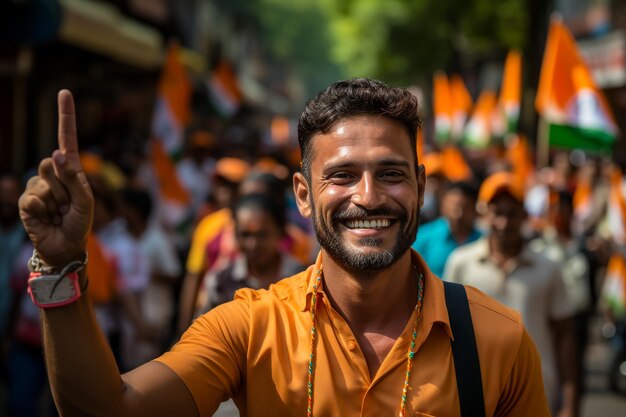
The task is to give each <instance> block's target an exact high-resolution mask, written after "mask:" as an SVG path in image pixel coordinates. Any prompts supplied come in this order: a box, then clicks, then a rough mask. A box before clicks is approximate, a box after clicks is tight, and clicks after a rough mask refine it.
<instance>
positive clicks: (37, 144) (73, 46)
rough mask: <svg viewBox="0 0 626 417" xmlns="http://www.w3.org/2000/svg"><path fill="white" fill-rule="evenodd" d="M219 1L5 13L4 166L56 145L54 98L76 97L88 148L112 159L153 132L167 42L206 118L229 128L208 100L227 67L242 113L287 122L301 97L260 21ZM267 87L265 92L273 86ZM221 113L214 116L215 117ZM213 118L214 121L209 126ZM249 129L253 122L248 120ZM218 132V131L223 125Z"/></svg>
mask: <svg viewBox="0 0 626 417" xmlns="http://www.w3.org/2000/svg"><path fill="white" fill-rule="evenodd" d="M221 3H223V2H222V1H221V0H178V1H174V0H109V1H106V0H23V1H8V2H3V5H2V6H0V23H2V24H1V25H0V26H1V27H2V29H0V39H1V40H0V91H2V94H0V144H1V147H0V150H1V151H0V166H2V167H3V170H11V171H15V172H24V171H26V170H27V169H29V168H30V167H32V166H34V164H35V162H36V161H38V160H40V159H41V158H42V157H44V156H46V155H49V154H50V152H51V151H52V150H53V149H54V148H55V146H56V139H55V138H56V108H55V106H56V104H55V103H56V99H55V97H56V93H57V92H58V90H60V89H62V88H68V89H70V90H72V92H73V93H74V95H75V97H76V100H77V103H78V109H77V112H78V113H79V114H80V116H79V117H78V123H79V125H78V130H79V138H80V141H81V148H82V149H89V148H91V147H97V148H98V149H99V151H100V152H102V153H104V155H103V156H105V157H108V158H115V152H117V151H118V150H119V149H120V148H122V147H142V146H143V144H144V143H145V141H146V140H147V139H148V137H149V134H150V131H149V129H150V126H151V122H150V121H151V117H152V112H153V107H154V103H155V98H156V93H157V83H158V79H159V74H160V71H161V66H162V64H163V60H164V56H165V52H166V50H167V47H168V44H169V42H171V41H176V42H178V43H180V44H181V46H182V47H183V51H184V53H183V59H184V63H185V66H186V67H187V68H188V70H189V72H190V74H191V75H192V78H193V79H194V80H195V82H196V83H197V84H198V85H197V86H196V89H199V90H200V92H201V94H196V96H197V98H196V99H195V102H194V106H195V107H196V110H197V112H199V113H200V117H202V113H203V112H204V113H205V115H206V120H213V119H215V120H222V121H223V120H224V119H228V118H230V117H234V116H235V114H234V113H235V112H231V113H227V114H220V112H219V111H217V112H216V111H215V109H214V108H212V106H210V105H209V104H208V103H207V102H206V101H207V100H209V99H210V97H208V96H209V93H208V92H206V91H203V90H206V88H207V85H208V84H209V82H208V81H209V80H210V78H211V74H212V72H213V71H214V70H215V69H216V68H217V67H218V66H219V65H223V64H224V63H227V65H228V68H230V71H232V73H233V77H234V79H235V80H236V83H237V84H238V87H239V89H240V91H241V102H240V103H237V104H238V107H237V108H244V107H245V108H249V107H252V108H255V107H256V108H258V109H259V110H260V111H261V112H266V113H268V114H276V113H281V114H285V113H288V112H290V111H291V109H293V108H294V107H296V106H294V105H293V104H294V103H296V102H297V103H301V102H302V101H303V100H304V98H303V97H301V95H302V94H301V93H300V91H301V89H299V88H298V80H294V79H293V77H291V76H290V75H289V74H290V72H289V71H288V69H285V68H284V65H277V64H274V63H273V62H272V60H271V57H269V56H268V54H267V53H266V51H265V50H264V48H263V45H262V43H261V41H260V37H259V36H258V25H257V24H256V22H255V20H254V16H249V15H244V14H241V13H238V12H237V10H229V9H225V8H223V7H222V5H221ZM268 86H269V87H268ZM216 113H217V114H216ZM212 118H213V119H212ZM248 122H249V120H248ZM218 124H219V123H218Z"/></svg>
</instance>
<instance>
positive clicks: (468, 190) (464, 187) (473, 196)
mask: <svg viewBox="0 0 626 417" xmlns="http://www.w3.org/2000/svg"><path fill="white" fill-rule="evenodd" d="M450 191H459V192H461V194H463V195H464V196H465V197H467V198H469V199H470V200H472V201H476V200H478V186H477V185H476V184H474V183H472V182H470V181H452V182H449V183H448V184H446V187H445V192H446V193H448V192H450Z"/></svg>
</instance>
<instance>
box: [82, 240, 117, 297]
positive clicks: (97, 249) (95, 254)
mask: <svg viewBox="0 0 626 417" xmlns="http://www.w3.org/2000/svg"><path fill="white" fill-rule="evenodd" d="M87 253H89V262H87V276H88V277H89V297H90V298H91V300H92V301H93V302H94V303H96V304H104V303H108V302H110V301H112V300H113V298H114V297H115V296H116V294H117V285H116V280H117V274H116V271H115V267H114V265H113V264H112V262H111V261H110V260H109V259H108V257H107V256H106V253H105V250H104V248H103V247H102V244H101V243H100V241H99V240H98V237H97V236H96V234H95V233H93V232H92V233H89V236H88V237H87Z"/></svg>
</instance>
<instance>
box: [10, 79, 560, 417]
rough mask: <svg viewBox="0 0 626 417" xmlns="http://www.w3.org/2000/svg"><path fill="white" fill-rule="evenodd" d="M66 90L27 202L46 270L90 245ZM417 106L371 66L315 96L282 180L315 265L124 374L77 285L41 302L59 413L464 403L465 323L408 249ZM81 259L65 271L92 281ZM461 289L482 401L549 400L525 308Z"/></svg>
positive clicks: (441, 407)
mask: <svg viewBox="0 0 626 417" xmlns="http://www.w3.org/2000/svg"><path fill="white" fill-rule="evenodd" d="M59 104H60V106H59V117H60V128H59V145H60V150H59V151H55V152H54V153H53V155H52V158H48V159H46V160H44V161H43V162H42V163H41V166H40V176H39V177H38V178H36V179H35V180H33V181H32V182H31V184H30V185H29V187H28V189H27V191H26V192H25V193H24V195H23V196H22V198H21V200H20V210H21V215H22V219H23V220H24V223H25V225H26V228H27V230H28V233H29V236H30V237H31V239H32V240H33V242H34V244H35V247H36V249H37V251H38V257H39V258H40V260H41V262H42V263H43V265H44V266H48V267H52V268H54V270H55V271H56V270H59V269H60V268H63V267H64V266H65V265H70V266H75V265H77V264H80V263H81V262H82V261H83V260H84V256H83V252H84V248H85V237H86V235H87V231H88V230H89V226H90V224H91V212H92V205H93V202H92V198H91V193H90V190H89V188H88V185H87V184H86V182H85V181H84V177H83V174H82V171H81V167H80V164H79V163H78V158H77V154H78V149H77V142H76V132H75V124H74V106H73V101H72V99H71V95H70V93H69V92H67V91H62V92H61V93H60V94H59ZM417 115H418V112H417V100H416V99H415V97H414V96H413V95H411V94H410V93H409V92H408V91H406V90H403V89H398V88H389V87H387V86H386V85H384V84H382V83H380V82H378V81H374V80H367V79H355V80H351V81H345V82H339V83H336V84H333V85H332V86H330V87H329V88H328V89H326V90H325V91H324V92H322V93H320V95H318V97H316V98H315V99H313V100H311V101H310V102H309V103H308V104H307V107H306V109H305V110H304V112H303V114H302V116H301V118H300V122H299V126H298V137H299V140H300V147H301V151H302V172H301V173H297V174H295V175H294V179H293V184H294V192H295V195H296V199H297V203H298V207H299V210H300V212H301V213H302V214H303V215H305V216H308V217H311V218H312V220H313V222H314V225H315V231H316V235H317V237H318V240H319V242H320V245H321V247H322V250H321V252H320V254H319V256H318V260H317V262H316V264H315V265H313V266H311V267H309V268H308V269H307V270H306V271H304V272H302V273H300V274H298V275H295V276H293V277H291V278H287V279H285V280H283V281H281V282H279V283H278V284H275V285H274V286H272V287H270V289H269V290H258V291H253V290H242V291H240V292H238V294H237V295H236V299H235V300H234V301H233V302H230V303H226V304H222V305H221V306H219V307H217V308H215V309H213V310H211V311H210V312H209V313H207V314H205V315H204V316H201V317H200V318H199V319H197V320H196V321H195V322H194V324H193V325H192V326H191V328H190V329H189V330H188V331H187V332H186V333H185V334H184V335H183V337H182V339H181V341H180V342H179V343H178V344H177V345H176V346H175V347H174V348H173V349H172V351H171V352H169V353H167V354H165V355H164V356H162V357H161V358H159V359H157V360H155V361H152V362H149V363H147V364H145V365H143V366H141V367H139V368H137V369H136V370H134V371H131V372H129V373H126V374H124V375H120V374H119V373H118V371H117V368H116V366H115V363H114V361H113V357H112V355H111V353H110V351H109V350H108V349H107V348H106V344H105V343H104V341H103V339H102V336H101V334H100V332H99V330H98V328H97V325H96V323H95V320H94V318H93V313H92V310H91V306H90V304H89V299H88V297H74V296H70V297H69V298H68V299H67V300H58V299H55V300H54V301H55V304H57V305H60V304H63V305H62V306H61V307H47V308H43V329H44V335H45V349H46V360H47V365H48V372H49V376H50V380H51V386H52V390H53V393H54V397H55V400H56V403H57V406H58V407H59V409H60V411H61V414H63V415H96V414H97V415H115V416H171V415H179V416H208V415H211V414H212V413H213V412H214V410H215V409H216V408H217V406H218V405H219V403H220V402H221V401H223V400H225V399H227V398H228V397H232V398H233V399H234V400H235V403H236V404H237V406H238V408H239V410H240V412H241V415H244V416H263V415H272V416H297V415H305V413H306V415H307V416H311V415H314V416H329V415H340V416H353V415H361V416H380V415H401V416H405V415H415V416H428V415H430V416H455V415H460V412H459V410H460V403H461V401H460V400H459V390H458V389H457V383H458V384H459V385H460V384H461V382H463V381H460V380H459V381H457V379H456V370H455V367H458V365H459V364H458V363H456V362H455V359H453V353H452V352H453V347H454V346H455V345H454V344H452V342H451V341H452V339H453V338H454V340H455V341H456V340H460V339H461V337H460V334H461V333H462V332H461V333H457V332H456V331H455V333H454V336H453V335H452V330H451V328H452V327H454V326H451V321H450V319H449V314H448V313H449V310H448V309H447V308H446V298H445V297H444V287H443V283H442V282H441V281H440V280H439V279H437V278H436V277H435V276H434V275H432V273H430V271H429V270H428V268H427V266H426V265H425V263H424V262H423V261H422V260H421V258H420V257H419V255H418V254H417V253H416V252H413V251H411V250H410V245H411V243H412V241H413V238H414V237H415V233H416V231H417V227H418V224H419V210H420V207H421V205H422V204H423V192H424V183H425V176H424V170H423V167H422V166H419V165H418V164H417V160H416V149H415V147H416V143H415V139H416V138H415V134H416V132H417V129H418V128H419V119H418V116H417ZM58 248H63V250H62V251H59V250H58ZM75 260H77V263H71V262H72V261H75ZM35 261H37V259H35ZM32 263H33V264H34V265H35V266H38V262H32ZM35 269H40V268H35ZM82 271H83V270H80V271H79V272H78V278H77V281H78V282H77V283H76V285H78V286H80V288H82V289H85V290H86V285H87V277H86V276H85V275H84V273H83V272H82ZM46 273H47V272H46ZM72 276H73V275H72ZM37 279H38V278H33V279H32V280H31V282H32V283H31V286H32V287H34V288H35V289H37V287H39V285H40V283H39V282H38V281H37ZM68 279H69V278H68ZM460 288H462V287H460ZM33 292H36V291H33ZM70 294H71V291H70ZM46 297H48V295H47V293H45V294H44V295H41V294H40V295H37V297H35V299H36V301H37V302H38V303H40V304H42V305H45V303H46V302H48V301H49V300H47V299H46ZM50 297H52V295H50ZM467 297H468V299H469V310H470V311H471V317H472V320H473V326H470V327H473V328H474V331H475V335H476V345H477V352H478V358H479V359H480V369H479V374H480V375H479V376H480V377H481V378H482V383H481V384H479V385H481V386H482V394H483V396H484V401H481V404H480V405H481V408H484V412H482V414H484V415H485V416H520V417H521V416H530V415H532V416H548V415H549V412H548V409H547V405H546V399H545V395H544V393H543V385H542V381H541V370H540V359H539V356H538V353H537V350H536V348H535V346H534V345H533V343H532V341H531V339H530V338H529V336H528V334H527V333H526V331H525V329H524V327H523V325H522V324H521V321H520V318H519V315H518V314H517V313H515V312H514V311H512V310H510V309H508V308H506V307H504V306H502V305H500V304H498V303H497V302H495V301H494V300H492V299H490V298H489V297H487V296H485V295H483V294H482V293H480V292H479V291H477V290H474V289H471V288H468V289H467ZM57 298H62V297H57ZM452 307H454V306H452V305H451V308H452ZM462 365H467V363H462ZM479 391H480V390H479ZM467 415H468V414H465V416H466V417H467ZM474 415H476V414H474Z"/></svg>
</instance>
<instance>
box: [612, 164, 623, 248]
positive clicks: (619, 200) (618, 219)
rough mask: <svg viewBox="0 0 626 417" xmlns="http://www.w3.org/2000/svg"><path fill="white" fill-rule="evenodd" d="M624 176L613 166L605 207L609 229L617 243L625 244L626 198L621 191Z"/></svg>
mask: <svg viewBox="0 0 626 417" xmlns="http://www.w3.org/2000/svg"><path fill="white" fill-rule="evenodd" d="M623 183H624V178H623V175H622V171H621V169H619V168H617V167H615V168H613V172H612V173H611V178H610V183H609V205H608V208H607V214H608V221H609V230H610V231H611V234H612V235H613V240H615V242H616V243H617V244H618V245H624V244H626V199H625V198H624V192H623Z"/></svg>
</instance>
